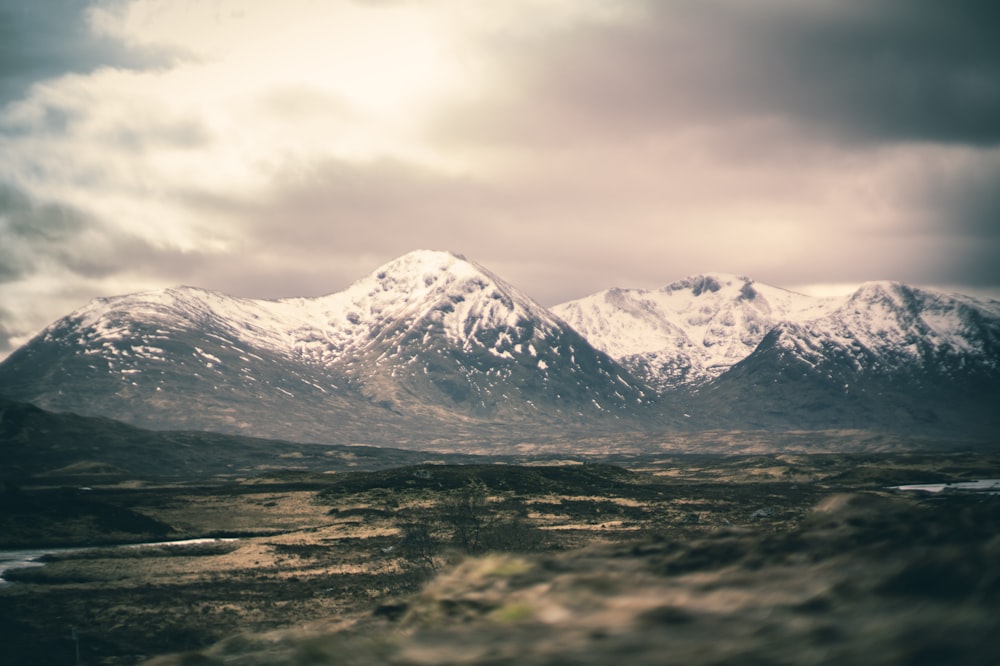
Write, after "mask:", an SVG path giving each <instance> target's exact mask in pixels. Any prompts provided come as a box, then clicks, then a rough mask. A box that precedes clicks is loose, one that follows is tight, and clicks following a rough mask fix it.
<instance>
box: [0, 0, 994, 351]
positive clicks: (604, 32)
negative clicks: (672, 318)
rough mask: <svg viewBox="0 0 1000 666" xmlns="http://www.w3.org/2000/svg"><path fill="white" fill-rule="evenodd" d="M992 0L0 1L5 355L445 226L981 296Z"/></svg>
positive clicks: (806, 285) (329, 288)
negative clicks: (147, 294) (157, 304)
mask: <svg viewBox="0 0 1000 666" xmlns="http://www.w3.org/2000/svg"><path fill="white" fill-rule="evenodd" d="M998 14H1000V4H998V3H996V2H995V0H948V1H947V2H943V1H941V0H621V1H619V2H611V1H609V0H502V1H500V0H497V1H496V2H489V3H487V2H468V1H467V0H412V1H407V0H280V1H279V0H34V1H32V2H24V0H0V357H2V356H3V355H5V354H6V353H8V352H9V351H10V349H11V348H13V347H16V346H17V345H19V344H22V343H24V342H25V341H27V339H28V338H29V337H30V336H31V335H33V334H34V333H35V332H37V331H38V330H39V329H40V328H41V327H43V326H45V325H47V324H48V323H50V322H51V321H53V320H54V319H56V318H58V317H60V316H62V315H64V314H66V313H67V312H69V311H70V310H72V309H74V308H76V307H79V306H80V305H82V304H84V303H85V302H86V301H87V300H89V299H90V298H92V297H94V296H99V295H111V294H118V293H125V292H132V291H138V290H142V289H150V288H160V287H165V286H171V285H176V284H189V285H195V286H201V287H206V288H210V289H217V290H221V291H224V292H227V293H230V294H234V295H239V296H249V297H259V298H276V297H283V296H316V295H321V294H325V293H330V292H333V291H338V290H340V289H343V288H345V287H346V286H347V285H348V284H350V283H351V282H352V281H354V280H355V279H357V278H360V277H362V276H364V275H366V274H368V273H369V272H371V271H372V270H374V269H375V268H377V267H378V266H379V265H381V264H382V263H384V262H386V261H388V260H390V259H392V258H394V257H396V256H398V255H400V254H403V253H405V252H407V251H409V250H412V249H417V248H434V249H450V250H454V251H457V252H461V253H463V254H465V255H466V256H467V257H468V258H470V259H474V260H476V261H478V262H479V263H481V264H484V265H485V266H487V267H488V268H490V269H492V270H494V271H495V272H497V273H498V274H500V275H501V276H503V277H504V278H506V279H507V280H508V281H510V282H511V283H513V284H514V285H515V286H517V287H520V288H521V289H523V290H524V291H526V292H528V293H529V294H530V295H532V296H534V297H535V298H536V299H537V300H538V301H540V302H541V303H543V304H545V305H553V304H556V303H559V302H562V301H565V300H569V299H571V298H576V297H580V296H583V295H586V294H589V293H592V292H594V291H598V290H600V289H603V288H607V287H611V286H621V287H646V288H654V287H658V286H662V285H664V284H666V283H669V282H672V281H674V280H675V279H679V278H682V277H685V276H687V275H691V274H696V273H701V272H707V271H724V272H730V273H738V274H745V275H750V276H752V277H754V278H755V279H757V280H758V281H761V282H767V283H770V284H774V285H777V286H784V287H792V288H797V289H800V290H806V291H812V292H814V293H823V292H826V291H830V290H837V289H843V288H844V285H853V284H857V283H859V282H862V281H865V280H874V279H891V280H900V281H903V282H908V283H913V284H919V285H929V286H941V287H945V288H949V289H955V290H962V291H968V292H974V293H985V294H993V295H1000V40H998V39H996V27H997V26H998V25H1000V15H998Z"/></svg>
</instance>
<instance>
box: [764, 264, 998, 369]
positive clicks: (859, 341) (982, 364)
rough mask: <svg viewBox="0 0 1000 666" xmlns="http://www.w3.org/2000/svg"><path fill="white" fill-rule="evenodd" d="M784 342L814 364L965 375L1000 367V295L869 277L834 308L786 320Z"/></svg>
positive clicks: (781, 335) (782, 330)
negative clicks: (955, 291) (808, 317)
mask: <svg viewBox="0 0 1000 666" xmlns="http://www.w3.org/2000/svg"><path fill="white" fill-rule="evenodd" d="M777 332H778V333H779V335H778V336H777V337H776V345H777V346H778V347H779V348H781V349H784V350H786V351H787V352H790V353H792V354H794V355H795V356H796V357H797V358H798V359H799V360H800V361H801V362H803V363H806V364H808V365H810V366H812V367H820V366H823V365H828V364H830V362H831V360H832V359H838V362H839V363H841V364H848V365H850V366H851V368H852V371H853V372H857V373H867V374H881V375H889V374H897V375H898V374H900V373H906V374H908V375H910V376H912V375H913V374H914V373H919V374H922V375H927V376H933V377H937V378H943V377H947V376H949V375H953V374H956V373H957V374H958V375H960V376H961V377H962V378H963V379H966V380H968V379H971V378H973V377H975V376H980V375H981V376H989V375H991V374H995V373H998V372H1000V301H995V300H990V299H977V298H973V297H971V296H964V295H960V294H948V293H945V292H941V291H936V290H930V289H919V288H916V287H911V286H907V285H903V284H900V283H897V282H868V283H865V284H863V285H862V286H861V287H860V288H859V289H858V290H857V291H855V292H854V293H853V294H851V295H850V296H849V297H848V298H847V299H846V300H845V301H844V302H843V304H842V305H840V307H838V308H837V309H835V310H833V311H832V312H830V313H829V314H827V315H825V316H823V317H818V318H815V319H812V320H809V321H805V322H798V323H796V322H786V323H783V324H782V325H781V326H780V327H779V328H778V329H777Z"/></svg>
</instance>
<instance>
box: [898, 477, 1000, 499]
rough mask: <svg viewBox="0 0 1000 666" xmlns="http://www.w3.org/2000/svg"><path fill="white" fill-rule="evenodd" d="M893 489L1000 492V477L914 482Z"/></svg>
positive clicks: (928, 491)
mask: <svg viewBox="0 0 1000 666" xmlns="http://www.w3.org/2000/svg"><path fill="white" fill-rule="evenodd" d="M890 489H891V490H913V491H917V492H923V493H940V492H943V491H945V490H947V491H952V492H963V493H984V494H988V495H997V494H1000V479H980V480H978V481H956V482H955V483H914V484H910V485H906V486H891V487H890Z"/></svg>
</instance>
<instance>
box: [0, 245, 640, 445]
mask: <svg viewBox="0 0 1000 666" xmlns="http://www.w3.org/2000/svg"><path fill="white" fill-rule="evenodd" d="M645 391H646V388H645V387H644V386H643V385H642V384H640V383H638V382H635V381H634V380H633V379H632V378H631V377H630V376H629V375H628V373H627V371H625V370H624V369H623V368H622V367H621V366H619V365H618V364H617V363H615V362H614V361H612V360H611V359H610V358H609V357H607V356H606V355H605V354H603V353H602V352H598V351H596V350H595V349H593V348H592V347H591V346H590V345H589V344H588V343H587V342H586V340H584V339H583V338H582V337H580V336H579V334H578V333H576V331H573V330H572V329H570V328H569V327H568V326H566V325H565V323H564V322H562V321H561V320H559V319H558V318H557V317H555V316H553V315H552V314H551V313H550V312H549V311H547V310H546V309H545V308H542V307H541V306H539V305H537V304H536V303H535V302H534V301H532V300H531V299H530V298H528V297H527V296H525V295H524V294H523V293H521V292H519V291H518V290H516V289H514V288H513V287H511V286H510V285H508V284H506V283H505V282H503V281H502V280H500V279H499V278H497V277H496V276H495V275H493V274H492V273H490V272H489V271H487V270H486V269H484V268H482V267H481V266H478V265H476V264H474V263H472V262H469V261H466V260H465V259H463V258H461V257H459V256H456V255H453V254H451V253H447V252H432V251H417V252H413V253H410V254H407V255H405V256H403V257H400V258H399V259H396V260H395V261H392V262H390V263H388V264H386V265H385V266H383V267H381V268H379V269H378V270H376V271H374V272H373V273H372V274H371V275H369V276H367V277H365V278H363V279H361V280H359V281H358V282H356V283H355V284H353V285H351V286H350V287H349V288H348V289H346V290H344V291H342V292H339V293H335V294H330V295H328V296H324V297H320V298H311V299H310V298H295V299H284V300H278V301H263V300H252V299H243V298H233V297H230V296H226V295H224V294H220V293H215V292H209V291H204V290H201V289H194V288H190V287H181V288H175V289H166V290H162V291H155V292H145V293H139V294H131V295H126V296H119V297H115V298H105V299H97V300H95V301H93V302H92V303H90V304H88V305H87V306H85V307H83V308H81V309H80V310H77V311H76V312H73V313H71V314H70V315H68V316H66V317H64V318H63V319H61V320H59V321H57V322H55V323H54V324H52V325H51V326H49V327H48V328H47V329H45V330H44V331H43V332H42V333H41V334H40V335H39V336H37V337H36V338H35V339H34V340H32V341H31V342H29V343H28V345H26V346H25V347H23V348H22V349H20V350H17V351H16V352H15V353H14V354H12V355H11V356H10V357H9V358H8V359H7V360H6V361H5V362H4V363H3V364H2V365H0V393H5V394H7V395H10V396H12V397H14V398H17V399H20V400H27V401H34V402H37V403H38V404H40V405H41V406H43V407H47V408H50V409H63V410H73V411H78V412H80V413H85V414H100V415H108V416H112V417H115V418H124V419H125V420H127V421H129V422H132V423H136V424H138V425H143V426H146V427H218V426H219V424H220V423H221V424H222V425H223V426H224V429H233V430H238V431H247V430H252V431H254V432H266V433H267V434H270V435H271V436H283V437H288V436H290V435H287V434H282V433H285V432H286V430H287V429H288V428H285V426H284V425H282V424H285V425H288V424H289V423H290V422H294V421H301V422H303V423H306V422H308V423H311V424H313V425H314V426H316V427H310V429H309V432H310V433H320V434H322V433H325V432H329V431H331V430H334V429H337V428H342V427H343V426H342V423H343V419H344V418H350V419H364V418H377V417H378V410H382V411H383V412H384V411H385V410H386V409H388V410H390V411H392V412H394V413H397V414H410V415H413V414H423V415H424V416H429V417H433V418H440V417H442V416H445V415H447V416H449V417H450V418H459V419H465V418H470V417H471V418H488V419H494V420H496V419H503V418H508V417H519V416H524V415H535V416H538V415H546V414H547V415H549V416H552V415H555V417H557V418H576V417H577V416H579V415H583V414H602V413H605V412H608V411H611V412H616V411H621V410H625V411H628V410H632V409H635V408H636V406H637V405H642V404H644V403H645V402H646V394H645ZM366 410H367V411H366ZM371 410H375V411H374V412H372V411H371ZM369 412H371V413H369ZM199 419H201V420H199ZM338 420H339V421H340V424H338V423H336V421H338ZM275 424H277V425H275ZM289 427H290V426H289ZM262 428H263V429H267V430H262ZM313 436H316V435H313Z"/></svg>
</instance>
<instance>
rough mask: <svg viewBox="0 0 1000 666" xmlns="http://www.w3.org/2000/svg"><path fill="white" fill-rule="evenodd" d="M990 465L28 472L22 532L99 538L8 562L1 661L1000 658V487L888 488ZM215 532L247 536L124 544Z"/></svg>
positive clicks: (699, 460) (975, 458)
mask: <svg viewBox="0 0 1000 666" xmlns="http://www.w3.org/2000/svg"><path fill="white" fill-rule="evenodd" d="M611 462H616V461H614V460H612V461H611ZM996 477H1000V455H996V454H982V453H979V454H975V453H949V454H927V453H920V454H873V455H863V456H862V455H848V454H826V455H807V454H794V455H755V456H659V457H649V458H645V459H631V460H629V461H628V469H626V468H625V467H624V466H622V465H608V464H587V465H582V464H569V463H567V464H561V465H551V464H538V465H473V466H446V465H423V466H416V467H406V468H397V469H391V470H382V471H373V472H353V473H345V474H335V475H308V474H297V475H277V476H273V477H265V478H258V479H247V480H243V481H238V482H226V483H220V484H217V485H212V484H203V485H198V486H185V485H182V484H177V485H160V486H154V485H147V484H142V483H131V484H117V485H115V486H109V487H100V486H94V487H90V488H89V489H88V490H80V489H75V490H74V491H72V492H71V491H69V490H67V489H66V488H45V487H36V488H22V489H19V490H18V496H17V497H16V498H13V499H11V498H9V497H8V498H7V499H6V500H5V501H6V502H7V504H6V506H7V507H8V510H7V511H6V513H5V514H4V517H3V518H2V520H3V521H5V522H3V523H0V526H2V527H3V528H4V531H3V532H2V533H0V534H2V535H3V537H4V538H5V539H6V540H7V542H8V544H5V545H10V546H11V547H13V546H24V545H28V544H42V543H44V544H47V545H55V544H58V545H76V546H82V545H86V544H87V543H88V542H90V543H100V544H104V545H102V546H98V547H96V548H86V549H83V550H79V551H74V552H70V553H62V554H60V555H58V556H51V557H50V558H49V561H48V562H47V563H46V565H45V566H44V567H37V568H31V569H23V570H18V571H16V572H10V574H9V575H8V578H9V579H10V580H11V581H12V584H10V585H6V586H3V587H0V644H2V645H4V646H5V649H6V651H7V654H6V655H5V657H4V659H3V663H5V664H12V665H17V664H63V663H65V664H73V663H76V661H75V660H76V650H77V648H79V654H80V663H83V664H136V663H142V662H144V661H146V660H150V659H151V660H152V661H151V662H150V663H153V664H158V665H160V666H163V665H172V666H178V665H180V664H196V663H200V664H248V665H249V664H344V663H348V664H350V663H354V664H369V663H386V664H408V665H409V664H513V663H517V664H603V663H614V662H626V663H629V664H646V663H649V664H653V663H656V664H670V663H677V664H723V663H725V664H743V663H745V664H785V663H787V664H842V663H852V664H914V665H917V664H939V663H958V664H995V663H1000V645H998V644H996V642H995V641H993V640H991V639H992V636H993V635H995V633H996V631H997V630H998V629H1000V536H998V535H1000V497H998V496H995V495H986V494H975V495H972V494H968V493H959V492H947V491H946V492H943V493H940V494H936V495H927V494H923V493H910V492H906V493H904V492H899V491H894V490H891V489H889V487H890V486H893V485H900V484H906V483H923V482H950V481H967V480H972V479H978V478H996ZM67 497H70V498H72V497H77V498H80V497H82V498H83V499H82V500H80V501H79V502H77V503H76V504H75V505H74V504H73V503H72V502H69V501H67ZM81 502H82V507H83V508H81ZM69 506H74V507H75V508H72V509H70V508H67V507H69ZM18 512H20V513H18ZM60 535H62V536H63V537H64V539H63V540H62V541H60V538H59V537H60ZM204 536H218V537H226V538H227V539H232V540H218V541H212V542H207V543H196V544H189V545H161V546H145V547H138V548H122V547H117V546H114V547H112V546H109V545H107V544H109V543H112V542H118V543H123V542H137V541H165V540H172V539H185V538H191V537H204ZM74 635H75V636H76V637H77V639H78V640H77V641H74V640H73V636H74Z"/></svg>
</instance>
